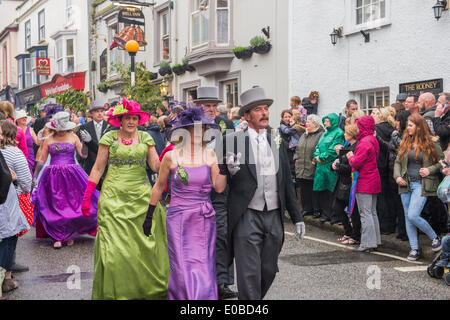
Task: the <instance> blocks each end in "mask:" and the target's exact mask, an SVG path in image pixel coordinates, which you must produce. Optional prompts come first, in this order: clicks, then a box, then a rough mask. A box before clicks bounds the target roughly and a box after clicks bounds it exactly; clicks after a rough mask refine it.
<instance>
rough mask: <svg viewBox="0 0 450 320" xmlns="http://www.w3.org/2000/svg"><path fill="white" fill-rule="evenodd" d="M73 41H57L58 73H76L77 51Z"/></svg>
mask: <svg viewBox="0 0 450 320" xmlns="http://www.w3.org/2000/svg"><path fill="white" fill-rule="evenodd" d="M74 43H75V42H74V40H73V39H58V40H56V69H57V71H58V73H67V72H74V71H75V49H74Z"/></svg>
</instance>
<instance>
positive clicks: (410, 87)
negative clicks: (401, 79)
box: [399, 79, 444, 95]
mask: <svg viewBox="0 0 450 320" xmlns="http://www.w3.org/2000/svg"><path fill="white" fill-rule="evenodd" d="M443 88H444V80H443V79H434V80H426V81H417V82H409V83H401V84H400V90H399V91H400V93H409V94H419V95H420V94H422V93H424V92H432V93H433V94H435V95H438V94H439V93H441V92H443V91H444V89H443Z"/></svg>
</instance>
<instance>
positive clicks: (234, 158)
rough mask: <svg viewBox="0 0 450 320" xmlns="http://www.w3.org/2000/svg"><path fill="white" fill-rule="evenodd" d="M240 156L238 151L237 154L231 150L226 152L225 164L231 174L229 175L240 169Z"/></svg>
mask: <svg viewBox="0 0 450 320" xmlns="http://www.w3.org/2000/svg"><path fill="white" fill-rule="evenodd" d="M241 156H242V155H241V153H240V152H239V153H238V154H237V155H235V154H234V153H232V152H227V159H226V160H227V161H226V164H227V169H228V172H229V173H230V174H231V176H234V175H235V174H236V173H238V171H239V170H241V168H240V165H241V163H240V162H239V159H240V158H241Z"/></svg>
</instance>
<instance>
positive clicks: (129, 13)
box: [118, 7, 145, 26]
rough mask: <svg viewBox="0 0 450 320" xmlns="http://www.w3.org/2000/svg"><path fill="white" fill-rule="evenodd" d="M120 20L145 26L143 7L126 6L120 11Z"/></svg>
mask: <svg viewBox="0 0 450 320" xmlns="http://www.w3.org/2000/svg"><path fill="white" fill-rule="evenodd" d="M118 19H119V22H123V23H126V24H132V25H138V26H144V25H145V17H144V13H143V12H142V10H141V9H138V8H133V7H124V8H122V9H121V10H120V12H119V17H118Z"/></svg>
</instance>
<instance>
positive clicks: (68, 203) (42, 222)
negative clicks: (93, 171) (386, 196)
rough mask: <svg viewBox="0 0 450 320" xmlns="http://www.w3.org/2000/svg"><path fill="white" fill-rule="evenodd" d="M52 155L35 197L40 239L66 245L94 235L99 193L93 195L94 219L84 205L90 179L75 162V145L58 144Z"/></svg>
mask: <svg viewBox="0 0 450 320" xmlns="http://www.w3.org/2000/svg"><path fill="white" fill-rule="evenodd" d="M49 153H50V155H51V161H50V164H49V165H48V166H47V167H45V168H44V169H43V170H42V175H41V177H40V179H39V185H38V187H37V189H36V190H34V191H33V196H32V203H33V205H34V218H35V223H36V237H37V238H46V237H49V236H50V237H51V238H52V239H53V240H55V241H62V242H66V241H68V240H71V239H74V238H76V237H78V236H79V235H82V234H91V235H94V234H95V233H96V229H97V201H98V197H99V191H98V190H95V191H94V193H93V194H92V197H91V210H90V216H89V217H85V216H84V215H83V213H82V212H81V203H82V200H83V195H84V191H85V190H86V186H87V183H88V179H89V177H88V175H87V174H86V172H84V170H83V168H81V167H80V165H78V164H77V163H76V161H75V146H74V145H73V144H71V143H54V144H51V145H50V146H49Z"/></svg>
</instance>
